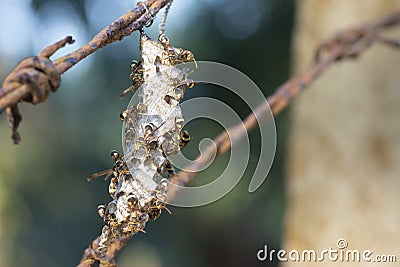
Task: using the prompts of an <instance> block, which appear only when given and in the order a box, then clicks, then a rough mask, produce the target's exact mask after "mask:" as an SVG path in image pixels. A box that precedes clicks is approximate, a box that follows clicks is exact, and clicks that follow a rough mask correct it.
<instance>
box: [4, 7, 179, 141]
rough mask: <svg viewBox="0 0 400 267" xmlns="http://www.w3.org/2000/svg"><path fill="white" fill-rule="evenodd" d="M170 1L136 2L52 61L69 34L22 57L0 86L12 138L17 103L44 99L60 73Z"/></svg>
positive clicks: (149, 18)
mask: <svg viewBox="0 0 400 267" xmlns="http://www.w3.org/2000/svg"><path fill="white" fill-rule="evenodd" d="M170 2H171V0H147V1H144V2H142V3H141V4H138V5H137V6H136V8H134V9H133V10H131V11H129V12H127V13H126V14H124V15H122V16H121V17H119V18H118V19H116V20H115V21H113V22H112V23H111V24H110V25H108V26H107V27H105V28H104V29H103V30H101V31H100V32H99V33H98V34H97V35H96V36H94V37H93V39H92V40H90V41H89V43H88V44H86V45H84V46H82V47H80V48H79V49H77V50H75V51H74V52H71V53H69V54H67V55H65V56H62V57H60V58H58V59H56V60H54V61H51V60H50V59H49V57H50V56H51V55H53V54H54V52H56V51H57V50H58V49H60V48H61V47H63V46H65V45H66V44H72V43H73V42H74V40H73V39H72V37H71V36H68V37H66V38H64V39H63V40H61V41H59V42H57V43H55V44H52V45H49V46H48V47H46V48H45V49H43V50H42V51H41V52H40V53H39V54H38V55H37V56H32V57H28V58H26V59H24V60H22V61H21V62H20V63H19V64H18V65H17V66H16V67H15V68H14V69H13V70H12V71H11V72H10V74H8V76H7V77H6V79H5V80H4V82H3V85H2V87H0V114H1V113H2V112H3V111H4V110H6V112H7V120H8V123H9V125H10V127H11V130H12V135H11V138H12V140H13V142H14V143H15V144H18V143H19V142H20V140H21V138H20V135H19V133H18V131H17V129H18V126H19V125H20V122H21V120H22V116H21V113H20V112H19V108H18V107H17V106H18V104H19V103H21V102H28V103H31V104H39V103H43V102H44V101H46V100H47V98H48V96H49V94H50V92H55V91H57V89H58V88H59V87H60V83H61V80H60V77H61V75H62V74H63V73H65V72H66V71H68V70H69V69H70V68H72V67H73V66H75V65H76V64H77V63H78V62H80V61H81V60H82V59H84V58H86V57H87V56H89V55H91V54H92V53H94V52H96V51H97V50H99V49H101V48H103V47H105V46H106V45H109V44H111V43H113V42H115V41H120V40H122V39H123V38H124V37H126V36H129V35H131V34H132V33H133V32H134V31H136V30H139V29H141V28H143V27H145V26H146V25H148V23H149V22H151V21H153V19H154V16H155V15H156V14H157V13H158V12H159V11H160V10H161V9H162V8H163V7H164V6H166V5H167V4H169V3H170Z"/></svg>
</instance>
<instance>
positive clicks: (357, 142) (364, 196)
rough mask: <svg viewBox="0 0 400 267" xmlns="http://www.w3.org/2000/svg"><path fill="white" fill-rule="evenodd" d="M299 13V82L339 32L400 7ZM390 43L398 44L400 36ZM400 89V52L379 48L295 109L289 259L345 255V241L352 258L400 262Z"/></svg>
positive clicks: (369, 0) (356, 0)
mask: <svg viewBox="0 0 400 267" xmlns="http://www.w3.org/2000/svg"><path fill="white" fill-rule="evenodd" d="M297 4H298V6H297V8H298V9H297V22H296V29H295V37H294V72H301V71H302V70H304V69H306V67H307V66H308V65H309V64H310V63H311V62H310V59H312V58H313V53H314V51H315V47H316V46H317V45H318V43H320V42H321V41H323V40H325V39H326V38H329V37H330V36H331V35H332V34H334V33H335V32H337V31H340V30H343V29H346V28H348V27H352V26H357V25H359V24H361V23H364V22H368V21H371V20H374V19H377V18H379V17H381V16H383V15H386V14H388V13H391V12H393V11H395V10H399V9H400V0H393V1H391V0H379V1H376V0H351V1H349V0H299V1H297ZM389 36H396V37H397V38H399V36H400V31H398V30H394V31H392V32H390V33H389ZM399 85H400V52H399V51H394V50H393V49H389V48H387V47H384V46H383V45H379V44H376V45H374V46H373V48H371V49H370V50H368V51H367V52H366V53H365V54H363V55H362V56H361V58H358V59H356V60H354V61H351V62H349V61H346V62H344V63H339V64H336V65H335V66H334V67H332V68H331V69H330V70H329V71H328V72H327V73H326V74H325V75H323V77H322V78H320V79H319V80H318V81H317V82H316V83H315V85H314V86H313V87H312V88H310V89H308V90H307V91H306V92H305V93H304V94H303V95H302V96H301V97H300V98H299V99H298V100H297V101H296V103H295V104H294V106H293V108H292V111H291V112H292V122H293V125H292V129H291V136H290V140H289V145H288V156H289V157H288V165H287V174H288V182H287V192H288V210H287V215H286V226H285V227H286V228H285V237H284V245H283V246H284V249H285V250H287V251H290V250H292V249H297V250H305V249H314V250H316V251H317V252H318V251H321V250H323V249H329V247H332V248H334V249H338V247H337V245H336V241H337V240H338V239H339V238H345V239H346V240H347V241H348V249H350V250H352V249H358V250H365V249H369V250H372V251H373V252H374V254H375V255H376V254H397V262H398V261H400V254H399V249H398V246H399V244H400V120H399V114H400V91H399V89H400V88H399ZM372 257H373V256H372ZM317 264H318V263H314V264H313V263H309V262H306V263H301V264H299V263H290V262H288V263H284V264H283V265H284V266H310V265H311V266H315V265H317ZM319 264H320V265H318V266H327V265H332V266H333V265H335V266H336V265H338V263H330V262H329V260H325V261H324V263H322V265H321V263H319ZM344 265H350V264H344ZM394 265H395V264H393V266H394ZM341 266H342V265H341ZM357 266H373V263H361V264H358V265H357Z"/></svg>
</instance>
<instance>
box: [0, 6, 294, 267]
mask: <svg viewBox="0 0 400 267" xmlns="http://www.w3.org/2000/svg"><path fill="white" fill-rule="evenodd" d="M104 1H106V0H104ZM104 1H98V2H104ZM119 1H122V0H119ZM183 1H186V0H176V1H175V3H174V5H173V6H172V10H174V9H175V8H176V9H179V7H178V6H180V5H183V4H184V3H183ZM6 2H7V1H6ZM17 2H21V1H16V2H14V4H15V5H16V3H17ZM24 2H29V1H24ZM117 2H118V1H117ZM93 3H94V1H90V0H86V1H83V0H57V1H50V0H33V1H32V2H30V3H29V6H30V10H31V12H32V14H31V16H33V17H34V18H35V19H36V20H35V21H36V23H38V25H41V24H40V23H49V22H51V20H42V18H43V17H45V16H50V18H51V19H53V20H54V21H56V20H57V19H58V15H59V14H58V13H52V14H48V13H46V10H49V9H48V7H49V6H50V7H52V8H54V7H57V5H59V6H63V5H69V6H70V7H71V9H70V10H72V11H71V12H74V14H73V16H77V17H79V18H80V20H79V21H78V22H77V23H79V24H78V28H79V29H82V30H83V31H84V32H85V37H84V38H86V40H81V42H82V43H84V42H86V41H87V40H89V39H90V37H92V36H93V35H94V34H96V33H97V32H98V31H99V30H101V27H98V26H96V25H93V24H91V19H90V16H88V14H89V12H90V10H91V5H92V4H93ZM234 3H235V4H233V3H232V4H231V2H230V1H226V0H220V1H205V0H204V1H187V2H186V3H185V10H184V12H180V13H179V17H173V16H177V15H174V13H172V14H171V16H172V17H170V18H169V20H173V21H177V22H176V23H175V24H174V23H172V22H171V25H169V24H168V23H167V34H168V35H169V36H170V38H171V40H172V42H173V44H175V45H177V46H179V47H183V48H186V49H190V50H191V51H193V52H194V54H195V55H196V58H197V59H198V60H211V61H217V62H221V63H226V64H228V65H230V66H233V67H235V68H237V69H239V70H241V71H243V72H244V73H246V74H247V75H248V76H249V77H250V78H252V79H253V80H254V81H255V82H256V84H257V85H259V87H260V88H261V89H262V90H263V92H264V94H265V95H269V94H271V93H272V92H273V90H274V88H276V87H277V86H278V85H279V84H280V83H282V82H283V81H285V80H286V79H287V78H288V70H289V63H290V53H289V51H290V38H291V30H292V24H293V13H294V4H293V1H292V0H280V1H276V0H267V1H266V0H254V1H249V0H240V1H234ZM11 5H12V3H11ZM229 6H231V8H228V7H229ZM45 7H47V9H45ZM133 7H134V3H131V4H130V8H133ZM2 8H3V10H4V8H7V5H4V6H2ZM54 10H57V9H54ZM126 11H127V10H126ZM102 12H103V13H100V14H97V16H98V19H101V18H102V16H103V15H104V14H107V13H108V12H109V10H102ZM110 12H111V11H110ZM124 12H125V11H124ZM249 12H250V14H249ZM251 12H257V14H256V13H254V14H252V13H251ZM121 14H122V13H121ZM71 16H72V15H71ZM253 16H254V17H256V19H257V18H258V20H255V21H254V22H253V23H254V24H251V23H250V24H249V21H250V22H251V18H250V17H253ZM158 17H160V16H158ZM114 18H116V17H114ZM253 20H254V19H253ZM109 22H111V21H108V20H107V21H103V22H102V23H103V26H106V25H107V24H108V23H109ZM6 27H11V28H12V27H13V25H12V24H11V25H4V24H2V25H0V31H1V30H2V29H5V28H6ZM41 27H42V28H43V27H44V28H45V27H46V25H44V24H43V25H41ZM153 28H156V25H154V26H153ZM149 31H150V33H151V34H152V35H153V36H155V29H151V30H149ZM239 31H240V32H239ZM58 32H59V34H60V36H66V35H69V34H71V33H70V32H68V31H66V30H65V29H64V28H63V27H60V28H59V29H58ZM15 34H16V35H18V34H25V33H24V32H18V33H17V32H16V33H15ZM43 35H46V31H44V32H43V33H42V36H43ZM14 37H15V36H7V39H4V38H3V40H2V42H15V39H14ZM56 39H57V38H55V39H54V40H56ZM35 42H36V40H35V39H32V43H31V44H29V45H30V47H31V48H30V50H29V49H28V50H24V52H23V53H21V54H19V58H13V60H14V61H15V62H14V61H13V60H11V61H8V60H7V62H6V61H5V60H4V59H5V58H9V57H7V54H6V53H7V52H4V51H2V50H1V49H0V77H1V78H2V79H3V78H4V77H5V75H6V73H7V72H8V71H9V70H10V69H11V68H12V66H13V65H15V64H16V63H17V62H18V60H19V59H21V58H23V57H24V56H28V55H30V54H33V53H37V52H38V51H36V50H35V49H34V48H32V47H34V46H32V45H34V44H35ZM39 43H40V42H39ZM0 48H1V46H0ZM62 53H64V52H62ZM138 58H139V54H138V34H137V33H134V34H133V36H132V37H128V38H125V39H124V40H123V41H122V42H117V43H115V44H112V45H111V46H109V47H106V48H104V49H102V50H100V51H99V52H97V53H96V54H95V55H92V56H90V57H89V58H87V59H85V60H84V61H83V62H81V63H79V64H78V65H77V66H76V67H74V68H73V69H72V70H71V71H69V72H68V73H66V74H64V75H63V77H62V79H63V83H62V86H61V88H60V89H59V91H58V92H57V93H55V94H53V95H51V97H50V98H49V100H48V101H47V102H46V103H44V104H41V105H39V106H36V107H33V106H30V105H26V104H23V105H21V109H22V114H23V123H22V126H21V128H20V133H21V135H22V142H21V144H20V145H18V146H15V145H12V144H11V140H10V138H9V135H10V131H9V129H8V126H7V124H6V122H5V117H4V114H3V115H2V117H1V121H0V213H1V214H0V215H1V220H0V242H1V245H0V251H2V252H1V254H0V256H1V258H2V260H0V265H3V266H73V265H75V264H77V263H78V261H79V260H80V257H81V255H82V252H83V250H84V249H85V248H86V247H87V246H88V245H89V243H90V242H91V240H92V239H93V238H94V237H96V236H97V235H98V234H100V229H101V227H102V221H101V219H100V218H99V217H98V215H97V212H96V206H97V205H98V204H100V203H105V202H108V201H109V196H108V194H107V183H106V182H104V181H102V180H101V179H99V180H97V181H95V182H92V183H87V182H86V180H85V177H87V176H88V175H90V174H91V173H93V172H96V171H99V170H102V169H107V168H109V167H110V166H111V164H112V160H111V158H110V157H109V151H111V150H112V149H117V150H121V145H120V144H121V123H120V121H119V119H118V116H119V113H120V112H121V111H122V110H123V109H124V108H125V107H126V105H127V103H128V101H129V97H127V98H126V99H123V100H120V99H119V98H118V96H119V93H120V92H121V91H122V90H123V89H125V88H127V87H128V86H129V83H130V82H129V72H130V71H129V64H130V61H131V59H138ZM2 59H3V60H2ZM2 65H3V66H2ZM214 89H215V88H214ZM195 96H212V97H215V98H218V99H221V100H223V101H226V102H229V104H230V105H231V106H232V107H233V108H234V109H235V110H236V111H237V112H238V114H239V115H240V116H241V117H242V118H244V117H245V116H246V115H247V114H248V113H249V112H250V110H249V109H248V108H247V107H246V106H245V105H244V104H243V103H241V102H240V100H239V99H235V98H234V97H232V96H231V95H228V94H227V95H217V94H216V93H215V90H213V87H212V86H196V87H195V88H194V89H193V90H190V91H188V93H187V95H186V98H191V97H195ZM276 124H277V132H278V147H277V153H276V158H275V162H274V165H273V167H272V170H271V172H270V174H269V178H268V179H267V180H266V181H265V182H264V184H263V185H262V187H261V188H260V189H259V190H258V191H256V192H255V193H252V194H249V193H248V192H247V187H248V184H249V181H250V179H251V175H252V172H253V170H254V167H255V163H256V160H257V159H258V154H259V149H258V148H259V142H260V140H259V136H258V132H257V131H254V132H253V133H251V134H250V141H251V149H252V154H251V159H252V160H251V162H250V164H249V167H248V169H247V170H246V176H245V177H244V178H243V179H242V180H241V182H240V183H239V185H238V186H237V187H236V188H235V189H234V190H233V191H232V192H230V193H229V194H228V195H227V196H225V197H224V198H222V199H221V200H219V201H217V202H215V203H212V204H210V205H207V206H204V207H200V208H190V209H189V208H171V210H172V215H168V214H164V215H163V216H161V218H160V219H159V220H158V221H156V222H153V223H149V224H148V225H147V229H146V230H147V232H148V233H147V234H138V235H137V236H135V238H134V239H133V240H132V241H131V242H130V243H129V245H128V246H127V247H126V248H125V249H124V250H123V252H122V253H121V254H120V256H119V257H118V261H119V262H120V266H122V267H123V266H178V267H179V266H188V265H189V266H194V267H195V266H257V265H263V266H267V263H266V262H264V263H259V262H257V259H256V252H257V251H258V250H259V249H260V248H262V247H263V246H264V245H265V244H266V245H268V246H269V247H272V248H275V249H277V248H279V247H280V241H281V236H282V224H283V211H284V208H285V195H284V181H283V175H284V173H283V168H284V159H283V155H284V149H285V141H284V140H285V137H286V134H287V132H288V126H287V113H286V112H284V113H283V114H282V115H280V116H279V117H278V118H277V121H276ZM188 130H189V131H190V133H191V135H192V138H193V141H192V142H191V144H190V145H189V147H188V148H187V149H186V151H185V152H184V153H185V154H186V155H188V156H189V157H191V158H194V157H195V155H196V154H197V153H198V149H197V145H198V140H200V139H201V137H210V138H212V137H214V136H216V135H217V134H218V133H219V132H220V131H221V129H220V128H219V126H218V125H217V124H213V123H209V122H207V121H199V123H196V122H193V123H190V125H188ZM196 140H197V141H196ZM226 161H227V157H222V158H220V159H218V160H217V161H216V162H215V164H214V165H213V166H212V167H210V169H209V170H206V171H205V172H203V173H202V174H200V175H199V176H198V177H197V179H196V181H197V182H198V183H201V181H204V180H206V179H207V177H209V176H210V174H212V173H218V172H220V171H221V170H223V168H224V164H225V163H226ZM269 264H270V266H275V264H277V263H269Z"/></svg>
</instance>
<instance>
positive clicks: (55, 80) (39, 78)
mask: <svg viewBox="0 0 400 267" xmlns="http://www.w3.org/2000/svg"><path fill="white" fill-rule="evenodd" d="M60 80H61V75H60V73H59V72H58V70H57V68H56V66H55V65H54V64H53V62H51V61H50V59H48V58H46V57H39V56H33V57H28V58H25V59H23V60H22V61H21V62H20V63H19V64H18V65H17V66H16V67H15V69H14V70H13V71H12V72H11V73H10V74H9V75H8V76H7V77H6V79H5V80H4V83H3V89H5V90H2V91H0V97H2V96H3V94H4V93H5V94H8V93H11V91H14V90H16V91H18V90H19V89H23V92H24V94H25V96H24V97H22V98H21V100H23V101H25V102H30V103H32V104H38V103H42V102H44V101H45V100H46V99H47V97H48V95H49V93H50V92H55V91H57V89H58V87H59V86H60ZM4 91H5V92H4Z"/></svg>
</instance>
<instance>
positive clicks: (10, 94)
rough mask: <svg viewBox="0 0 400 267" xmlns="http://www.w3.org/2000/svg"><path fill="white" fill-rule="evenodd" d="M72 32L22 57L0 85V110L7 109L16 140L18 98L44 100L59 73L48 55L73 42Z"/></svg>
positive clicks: (58, 84)
mask: <svg viewBox="0 0 400 267" xmlns="http://www.w3.org/2000/svg"><path fill="white" fill-rule="evenodd" d="M73 42H74V40H73V39H72V37H71V36H67V37H66V38H64V39H62V40H61V41H58V42H57V43H55V44H52V45H49V46H48V47H46V48H45V49H43V50H42V51H41V52H40V53H39V54H38V55H37V56H32V57H28V58H25V59H23V60H22V61H21V62H20V63H19V64H18V65H17V66H16V67H15V68H14V70H13V71H12V72H11V73H10V74H8V76H7V77H6V79H5V80H4V83H3V86H2V87H1V88H0V113H1V112H2V111H3V110H6V112H7V119H8V123H9V124H10V127H11V128H12V132H13V133H12V139H13V141H14V143H15V144H17V143H19V141H20V136H19V134H18V132H17V128H18V126H19V124H20V122H21V120H22V116H21V114H20V112H19V109H18V103H20V102H21V101H25V102H29V103H32V104H39V103H42V102H44V101H45V100H46V99H47V97H48V96H49V94H50V92H55V91H57V89H58V87H60V82H61V73H60V71H59V70H58V69H57V66H56V65H55V64H54V63H53V62H52V61H51V60H50V59H49V57H50V56H52V55H53V54H54V53H55V52H56V51H57V50H58V49H60V48H61V47H63V46H65V45H66V44H67V43H68V44H72V43H73Z"/></svg>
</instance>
